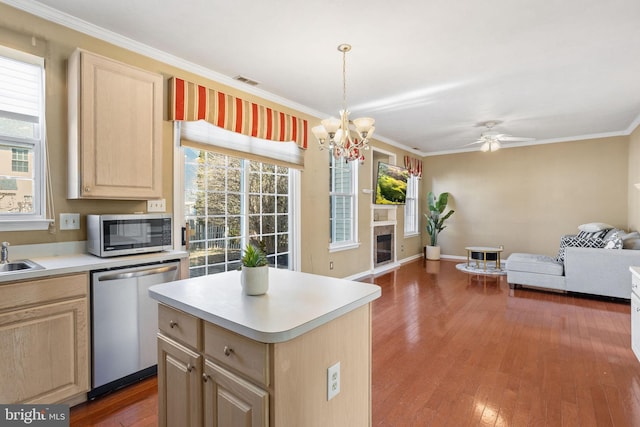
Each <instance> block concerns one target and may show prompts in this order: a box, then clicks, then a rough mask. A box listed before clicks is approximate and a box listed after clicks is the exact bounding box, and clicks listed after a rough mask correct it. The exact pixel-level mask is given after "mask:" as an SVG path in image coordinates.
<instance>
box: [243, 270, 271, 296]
mask: <svg viewBox="0 0 640 427" xmlns="http://www.w3.org/2000/svg"><path fill="white" fill-rule="evenodd" d="M240 283H241V284H242V290H243V292H244V293H245V294H247V295H263V294H266V293H267V290H268V289H269V266H268V265H265V266H262V267H244V266H243V267H242V270H241V271H240Z"/></svg>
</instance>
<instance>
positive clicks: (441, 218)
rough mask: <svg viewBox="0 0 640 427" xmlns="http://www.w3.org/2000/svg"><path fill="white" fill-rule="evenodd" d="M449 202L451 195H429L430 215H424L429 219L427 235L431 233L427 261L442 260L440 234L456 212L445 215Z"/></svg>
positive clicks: (451, 211) (431, 193) (430, 193)
mask: <svg viewBox="0 0 640 427" xmlns="http://www.w3.org/2000/svg"><path fill="white" fill-rule="evenodd" d="M448 202H449V193H441V194H440V196H438V197H436V195H435V194H433V192H432V191H429V194H427V203H428V205H429V213H426V214H424V216H425V217H426V218H427V233H429V238H430V239H429V243H430V244H429V245H427V259H430V260H439V259H440V246H438V234H440V232H441V231H442V230H444V229H445V228H447V226H446V225H444V222H445V221H446V220H447V219H448V218H449V217H450V216H451V215H453V213H454V212H455V211H454V210H450V211H449V212H447V213H446V214H445V213H444V211H445V209H446V208H447V203H448Z"/></svg>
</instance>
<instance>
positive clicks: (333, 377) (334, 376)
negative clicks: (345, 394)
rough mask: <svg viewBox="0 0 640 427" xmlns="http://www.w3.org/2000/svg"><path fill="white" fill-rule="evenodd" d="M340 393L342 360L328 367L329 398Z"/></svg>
mask: <svg viewBox="0 0 640 427" xmlns="http://www.w3.org/2000/svg"><path fill="white" fill-rule="evenodd" d="M338 393H340V362H338V363H336V364H335V365H332V366H330V367H329V368H328V369H327V400H331V399H333V398H334V397H336V395H337V394H338Z"/></svg>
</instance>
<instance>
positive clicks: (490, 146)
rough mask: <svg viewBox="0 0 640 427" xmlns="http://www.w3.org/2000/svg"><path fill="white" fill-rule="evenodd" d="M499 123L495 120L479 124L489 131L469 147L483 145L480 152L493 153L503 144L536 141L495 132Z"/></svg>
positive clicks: (483, 133)
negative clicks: (495, 127)
mask: <svg viewBox="0 0 640 427" xmlns="http://www.w3.org/2000/svg"><path fill="white" fill-rule="evenodd" d="M499 123H500V122H498V121H495V120H493V121H488V122H483V123H479V124H478V125H479V126H484V127H486V128H487V130H486V131H484V132H482V134H481V135H480V138H478V140H477V141H474V142H472V143H471V144H467V145H474V144H482V145H481V146H480V151H484V152H487V151H489V152H491V151H497V150H499V149H500V148H501V147H502V145H501V143H502V142H524V141H533V140H534V139H535V138H523V137H517V136H511V135H507V134H505V133H500V132H497V131H495V130H493V128H494V126H496V125H497V124H499Z"/></svg>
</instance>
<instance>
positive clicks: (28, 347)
mask: <svg viewBox="0 0 640 427" xmlns="http://www.w3.org/2000/svg"><path fill="white" fill-rule="evenodd" d="M87 293H88V275H87V274H86V273H83V274H75V275H67V276H56V277H49V278H46V279H41V280H27V281H19V282H13V283H8V284H3V285H0V361H2V363H0V378H2V381H0V402H2V403H42V404H49V403H71V404H73V403H77V401H76V399H79V401H82V400H85V399H86V394H85V393H86V392H87V391H88V389H89V330H88V299H87Z"/></svg>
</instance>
